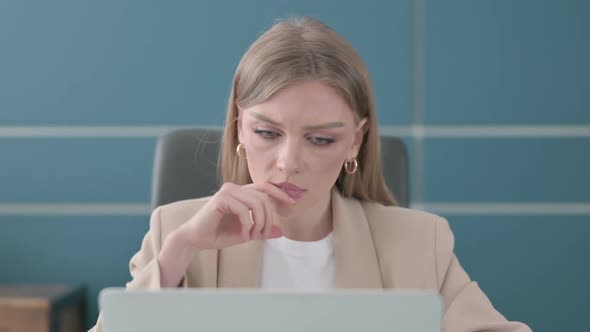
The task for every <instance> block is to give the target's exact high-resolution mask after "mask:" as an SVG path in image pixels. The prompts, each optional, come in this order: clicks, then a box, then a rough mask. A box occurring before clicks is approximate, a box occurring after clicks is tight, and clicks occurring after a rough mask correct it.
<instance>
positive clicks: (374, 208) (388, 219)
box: [361, 202, 446, 231]
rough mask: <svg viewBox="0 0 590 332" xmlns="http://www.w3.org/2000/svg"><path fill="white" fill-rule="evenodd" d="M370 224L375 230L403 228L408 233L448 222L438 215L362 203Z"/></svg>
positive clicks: (374, 203) (372, 203) (373, 203)
mask: <svg viewBox="0 0 590 332" xmlns="http://www.w3.org/2000/svg"><path fill="white" fill-rule="evenodd" d="M361 205H362V207H363V210H364V212H365V215H366V217H367V220H368V221H369V223H371V224H372V226H373V227H375V228H392V227H393V228H401V229H407V230H408V231H412V230H414V231H425V230H429V229H434V228H436V227H437V224H439V223H445V222H446V220H444V218H442V217H441V216H438V215H436V214H433V213H430V212H426V211H421V210H416V209H409V208H404V207H399V206H385V205H382V204H380V203H376V202H361Z"/></svg>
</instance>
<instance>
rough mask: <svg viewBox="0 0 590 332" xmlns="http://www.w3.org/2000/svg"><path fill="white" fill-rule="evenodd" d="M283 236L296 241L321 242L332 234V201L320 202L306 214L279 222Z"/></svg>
mask: <svg viewBox="0 0 590 332" xmlns="http://www.w3.org/2000/svg"><path fill="white" fill-rule="evenodd" d="M279 225H280V227H281V229H282V231H283V236H285V237H286V238H288V239H291V240H295V241H306V242H309V241H319V240H321V239H323V238H325V237H326V236H328V234H330V233H331V232H332V200H331V197H330V195H328V198H327V199H326V200H325V201H322V202H318V204H316V205H315V206H313V207H311V208H308V209H306V211H305V212H302V213H300V214H297V215H295V216H293V217H284V218H281V220H280V221H279Z"/></svg>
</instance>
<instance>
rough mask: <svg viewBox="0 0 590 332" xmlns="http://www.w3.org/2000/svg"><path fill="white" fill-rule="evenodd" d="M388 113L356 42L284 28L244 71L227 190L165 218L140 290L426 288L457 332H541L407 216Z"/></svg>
mask: <svg viewBox="0 0 590 332" xmlns="http://www.w3.org/2000/svg"><path fill="white" fill-rule="evenodd" d="M375 113H376V112H375V104H374V101H373V96H372V90H371V85H370V82H369V74H368V72H367V69H366V67H365V65H364V64H363V62H362V60H361V58H360V57H359V55H358V54H357V53H356V51H355V50H354V49H353V47H352V46H351V45H350V44H349V43H348V42H347V41H345V40H344V39H343V38H342V37H341V36H340V35H338V34H337V33H336V32H334V31H332V30H331V29H329V28H328V27H326V26H325V25H323V24H321V23H320V22H318V21H316V20H313V19H310V18H302V19H293V20H288V21H281V22H278V23H277V24H275V25H274V26H273V27H272V28H271V29H270V30H268V31H267V32H266V33H264V34H263V35H262V36H261V37H260V38H259V39H258V40H257V41H256V42H254V44H252V45H251V47H250V48H249V49H248V51H247V52H246V54H245V55H244V57H243V58H242V60H241V61H240V64H239V65H238V68H237V70H236V74H235V77H234V81H233V86H232V90H231V95H230V98H229V105H228V110H227V118H226V126H225V131H224V138H223V145H222V150H221V154H220V167H221V173H222V178H223V182H224V184H223V185H222V186H221V188H220V190H219V191H218V192H217V193H215V194H214V195H213V196H210V197H204V198H199V199H194V200H187V201H181V202H176V203H173V204H169V205H166V206H162V207H159V208H158V209H156V210H155V211H154V212H153V214H152V217H151V224H150V230H149V232H148V233H147V235H146V236H145V238H144V241H143V244H142V247H141V250H140V251H139V252H138V253H137V254H136V255H135V256H134V257H133V258H132V259H131V262H130V269H131V275H132V276H133V280H132V281H131V282H129V283H128V284H127V287H128V288H130V289H159V288H161V287H208V288H209V287H259V288H281V289H285V288H296V289H326V288H413V289H427V290H435V291H437V292H439V293H440V294H441V296H442V298H443V302H444V306H445V312H444V322H443V324H444V328H445V331H447V332H452V331H476V330H477V331H480V330H481V331H488V330H489V331H492V330H493V331H530V329H529V328H528V327H527V326H526V325H523V324H521V323H516V322H508V321H506V319H505V318H504V317H503V316H502V315H501V314H499V313H498V312H497V311H496V310H495V309H494V308H493V306H492V305H491V303H490V302H489V300H488V299H487V297H486V296H485V295H484V294H483V292H482V291H481V290H480V289H479V287H478V286H477V284H476V283H475V282H472V281H471V280H470V279H469V277H468V276H467V274H466V273H465V272H464V271H463V269H462V268H461V266H460V265H459V262H458V261H457V258H456V257H455V255H454V253H453V235H452V233H451V231H450V229H449V225H448V223H447V222H446V220H444V219H442V218H440V217H438V216H435V215H432V214H429V213H425V212H420V211H414V210H409V209H404V208H400V207H396V206H395V205H396V204H395V200H394V198H393V196H392V194H391V193H390V191H389V190H388V188H387V187H386V185H385V183H384V180H383V175H382V170H381V165H380V160H379V156H380V151H379V139H378V138H379V134H378V131H377V120H376V117H375ZM95 329H96V330H97V331H99V330H101V322H100V318H99V322H98V324H97V326H96V327H95Z"/></svg>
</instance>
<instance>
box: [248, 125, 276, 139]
mask: <svg viewBox="0 0 590 332" xmlns="http://www.w3.org/2000/svg"><path fill="white" fill-rule="evenodd" d="M253 131H254V134H256V135H259V136H262V138H265V139H273V138H276V135H275V133H274V132H272V131H270V130H264V129H258V128H256V129H254V130H253Z"/></svg>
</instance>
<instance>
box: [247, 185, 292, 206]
mask: <svg viewBox="0 0 590 332" xmlns="http://www.w3.org/2000/svg"><path fill="white" fill-rule="evenodd" d="M253 187H254V188H255V189H256V190H260V191H262V192H263V193H265V194H267V195H269V196H270V197H272V198H274V199H276V200H278V201H280V202H283V203H286V204H295V203H296V201H295V200H294V199H293V198H291V196H289V194H287V193H286V192H284V191H283V190H282V189H281V188H279V187H276V186H274V185H272V184H270V183H268V182H264V183H262V184H257V183H255V184H253Z"/></svg>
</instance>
